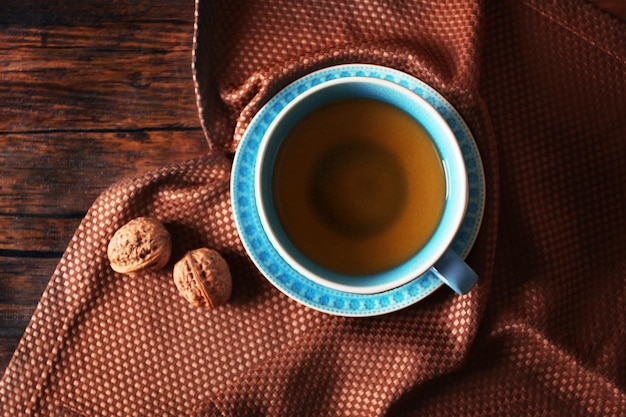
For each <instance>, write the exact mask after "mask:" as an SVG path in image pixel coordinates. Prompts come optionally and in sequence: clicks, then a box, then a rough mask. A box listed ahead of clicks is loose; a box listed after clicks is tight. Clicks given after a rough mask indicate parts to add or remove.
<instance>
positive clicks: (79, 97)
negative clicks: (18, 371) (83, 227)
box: [0, 0, 208, 375]
mask: <svg viewBox="0 0 626 417" xmlns="http://www.w3.org/2000/svg"><path fill="white" fill-rule="evenodd" d="M193 21H194V2H193V0H185V1H182V0H179V1H176V0H138V1H122V0H91V1H84V0H31V1H24V0H2V1H0V375H1V374H2V373H3V372H4V370H5V368H6V366H7V365H8V362H9V360H10V358H11V355H12V354H13V351H14V350H15V348H16V346H17V344H18V342H19V340H20V338H21V337H22V334H23V332H24V329H25V328H26V326H27V324H28V322H29V320H30V317H31V315H32V313H33V311H34V309H35V306H36V304H37V302H38V300H39V298H40V297H41V294H42V293H43V291H44V288H45V286H46V284H47V283H48V280H49V278H50V276H51V275H52V272H53V271H54V268H55V267H56V265H57V263H58V261H59V258H60V257H61V255H62V253H63V251H64V250H65V247H66V245H67V243H68V242H69V240H70V238H71V237H72V235H73V233H74V230H75V229H76V227H77V226H78V224H79V222H80V221H81V219H82V218H83V216H84V215H85V213H86V211H87V209H88V208H89V207H90V205H91V203H92V202H93V201H94V199H95V198H96V197H97V196H98V194H100V193H101V192H102V191H103V190H105V189H106V188H107V187H109V186H110V185H111V184H112V183H114V182H116V181H118V180H120V179H122V178H124V177H127V176H131V175H134V174H138V173H141V172H145V171H147V170H150V169H153V168H157V167H160V166H163V165H166V164H169V163H175V162H177V161H182V160H185V159H189V158H192V157H194V156H198V155H200V154H202V153H206V152H207V151H208V146H207V144H206V141H205V139H204V135H203V132H202V130H201V127H200V122H199V118H198V111H197V107H196V102H195V95H194V88H193V79H192V72H191V59H192V55H191V51H192V41H193V23H194V22H193Z"/></svg>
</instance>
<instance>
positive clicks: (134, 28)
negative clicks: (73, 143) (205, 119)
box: [0, 23, 198, 132]
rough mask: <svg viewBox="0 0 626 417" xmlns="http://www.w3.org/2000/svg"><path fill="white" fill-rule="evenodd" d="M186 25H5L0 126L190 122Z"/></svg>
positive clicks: (193, 110) (35, 128) (193, 116)
mask: <svg viewBox="0 0 626 417" xmlns="http://www.w3.org/2000/svg"><path fill="white" fill-rule="evenodd" d="M191 46H192V28H191V27H190V28H185V29H183V28H180V27H178V26H177V25H174V26H172V25H169V26H168V25H166V26H165V27H164V26H163V25H155V24H144V23H141V24H137V25H131V26H125V25H120V24H108V25H104V26H100V27H50V28H45V29H41V28H12V27H11V28H8V29H6V30H4V31H3V35H2V37H0V74H3V76H2V77H1V78H0V97H2V100H3V101H2V106H1V107H0V132H39V131H49V130H77V129H91V130H93V129H118V128H139V127H141V128H146V127H152V128H155V127H180V126H182V127H189V126H196V125H197V123H198V111H197V107H196V102H195V93H194V88H193V81H192V73H191Z"/></svg>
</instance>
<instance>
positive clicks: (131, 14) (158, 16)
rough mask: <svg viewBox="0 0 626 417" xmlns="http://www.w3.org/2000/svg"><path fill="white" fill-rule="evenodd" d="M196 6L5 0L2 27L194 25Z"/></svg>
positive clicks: (0, 6) (161, 1)
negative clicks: (154, 23)
mask: <svg viewBox="0 0 626 417" xmlns="http://www.w3.org/2000/svg"><path fill="white" fill-rule="evenodd" d="M193 13H194V2H193V1H172V0H151V1H119V0H113V1H111V0H90V1H84V0H29V1H24V0H2V2H0V24H5V25H7V24H10V25H34V26H46V25H62V26H72V25H81V24H82V25H84V24H89V25H91V24H97V23H103V22H122V23H127V22H134V21H180V22H184V23H185V24H190V25H191V24H193Z"/></svg>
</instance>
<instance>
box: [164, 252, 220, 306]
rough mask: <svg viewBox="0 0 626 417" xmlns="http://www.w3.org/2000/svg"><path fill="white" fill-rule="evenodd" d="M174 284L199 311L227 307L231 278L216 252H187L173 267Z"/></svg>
mask: <svg viewBox="0 0 626 417" xmlns="http://www.w3.org/2000/svg"><path fill="white" fill-rule="evenodd" d="M174 283H175V284H176V287H177V288H178V291H179V292H180V294H181V295H182V296H183V297H184V298H185V299H186V300H187V301H189V302H190V303H191V304H192V305H194V306H196V307H208V308H215V307H218V306H220V305H223V304H226V302H227V301H228V299H229V298H230V295H231V292H232V278H231V275H230V270H229V268H228V264H227V263H226V260H225V259H224V258H223V257H222V255H220V253H219V252H217V251H216V250H213V249H208V248H200V249H196V250H193V251H190V252H187V253H186V254H185V256H184V257H183V258H182V259H181V260H180V261H178V262H177V263H176V265H174Z"/></svg>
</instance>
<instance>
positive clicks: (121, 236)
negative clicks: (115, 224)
mask: <svg viewBox="0 0 626 417" xmlns="http://www.w3.org/2000/svg"><path fill="white" fill-rule="evenodd" d="M171 253H172V240H171V238H170V234H169V232H168V231H167V229H166V228H165V226H163V224H162V223H161V222H159V221H158V220H156V219H154V218H151V217H137V218H135V219H133V220H131V221H130V222H128V223H126V224H125V225H124V226H122V227H121V228H120V229H119V230H117V232H115V234H114V235H113V237H112V238H111V241H110V242H109V246H108V247H107V256H108V258H109V262H110V263H111V268H113V270H114V271H116V272H121V273H124V274H126V273H131V272H138V271H142V270H146V269H150V270H157V269H161V268H163V267H164V266H165V265H166V264H167V262H168V261H169V259H170V256H171Z"/></svg>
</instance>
